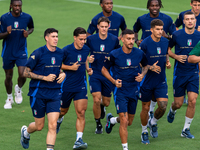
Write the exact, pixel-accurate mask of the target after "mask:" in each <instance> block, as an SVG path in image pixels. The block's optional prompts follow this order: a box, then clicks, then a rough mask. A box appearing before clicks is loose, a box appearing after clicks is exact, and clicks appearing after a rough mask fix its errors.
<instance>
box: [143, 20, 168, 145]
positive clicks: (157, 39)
mask: <svg viewBox="0 0 200 150" xmlns="http://www.w3.org/2000/svg"><path fill="white" fill-rule="evenodd" d="M163 26H164V23H163V21H161V20H160V19H154V20H153V21H151V32H152V34H151V36H149V37H147V38H145V39H144V40H143V41H142V43H141V44H140V47H139V49H141V50H143V52H144V53H145V54H146V57H147V60H148V64H149V65H153V64H154V63H156V64H157V65H158V66H159V67H160V68H159V69H158V70H156V72H154V71H153V70H150V71H148V72H147V74H146V76H145V78H144V80H143V81H142V83H141V87H140V94H139V99H141V101H142V111H141V113H140V119H141V124H142V135H141V140H142V143H144V144H149V143H150V142H149V139H148V130H147V123H148V118H149V116H148V112H149V106H150V103H151V98H152V96H154V98H155V99H156V101H157V102H158V108H157V109H156V111H155V113H154V116H153V118H152V119H150V120H149V128H150V135H151V136H152V137H153V138H157V137H158V132H157V121H158V120H159V119H160V118H161V117H162V116H163V115H164V113H165V111H166V107H167V102H168V86H167V81H166V73H165V67H167V69H170V68H171V64H170V62H169V56H168V54H167V50H168V44H169V40H168V39H166V38H164V37H162V32H163Z"/></svg>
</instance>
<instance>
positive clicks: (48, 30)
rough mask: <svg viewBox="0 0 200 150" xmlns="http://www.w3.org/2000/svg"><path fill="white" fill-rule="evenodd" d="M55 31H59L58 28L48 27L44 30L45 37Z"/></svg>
mask: <svg viewBox="0 0 200 150" xmlns="http://www.w3.org/2000/svg"><path fill="white" fill-rule="evenodd" d="M53 32H57V33H58V30H56V29H54V28H48V29H46V30H45V31H44V39H45V36H48V35H49V34H50V33H53Z"/></svg>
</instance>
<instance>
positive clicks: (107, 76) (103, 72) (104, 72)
mask: <svg viewBox="0 0 200 150" xmlns="http://www.w3.org/2000/svg"><path fill="white" fill-rule="evenodd" d="M101 73H102V74H103V75H104V76H105V77H106V78H107V79H108V80H109V81H110V82H112V83H113V84H114V85H115V86H116V87H117V88H120V87H122V80H120V79H117V80H115V79H114V78H113V77H112V76H111V75H110V73H109V72H108V69H106V68H105V67H104V66H103V67H102V69H101Z"/></svg>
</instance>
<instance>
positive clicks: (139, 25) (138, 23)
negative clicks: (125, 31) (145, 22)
mask: <svg viewBox="0 0 200 150" xmlns="http://www.w3.org/2000/svg"><path fill="white" fill-rule="evenodd" d="M141 28H142V27H141V24H140V19H139V18H138V19H137V21H136V22H135V24H134V26H133V30H134V32H136V33H138V32H139V31H140V29H141Z"/></svg>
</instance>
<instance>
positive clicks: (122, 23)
mask: <svg viewBox="0 0 200 150" xmlns="http://www.w3.org/2000/svg"><path fill="white" fill-rule="evenodd" d="M126 27H127V26H126V22H125V19H124V17H123V16H122V20H121V25H120V29H121V30H122V31H124V30H125V29H126Z"/></svg>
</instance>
